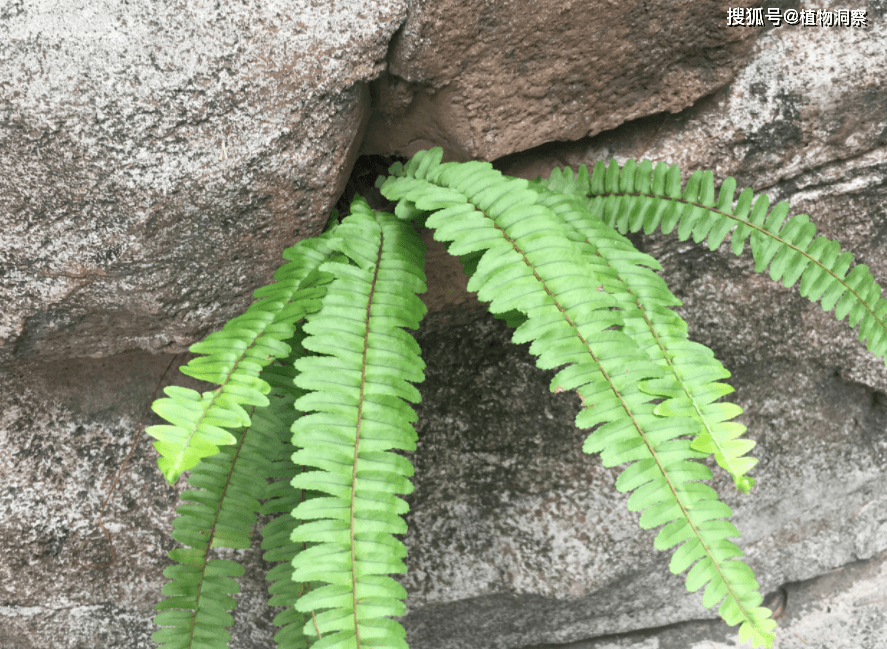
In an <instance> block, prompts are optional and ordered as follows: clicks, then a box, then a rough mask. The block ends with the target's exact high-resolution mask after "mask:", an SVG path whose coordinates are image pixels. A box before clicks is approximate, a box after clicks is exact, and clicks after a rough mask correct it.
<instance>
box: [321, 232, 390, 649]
mask: <svg viewBox="0 0 887 649" xmlns="http://www.w3.org/2000/svg"><path fill="white" fill-rule="evenodd" d="M379 230H380V234H379V252H378V255H377V256H376V265H375V268H374V269H373V280H372V282H371V283H370V287H371V288H370V296H369V300H367V306H366V319H365V321H364V322H365V325H364V336H363V352H362V355H361V363H360V392H359V396H358V399H357V426H356V427H355V434H354V462H353V464H352V468H351V504H350V512H349V516H350V520H349V527H350V529H349V532H350V536H351V548H350V549H351V599H352V603H353V615H354V639H355V642H356V645H357V649H361V646H360V628H359V626H358V623H357V560H356V556H355V552H354V508H355V505H356V500H357V465H358V461H359V457H358V455H359V451H360V430H361V426H362V424H363V402H364V391H365V388H366V370H367V353H368V351H369V346H370V310H371V309H372V306H373V297H374V296H375V293H376V284H377V282H378V280H379V265H380V264H379V260H380V259H381V257H382V250H383V249H384V246H385V229H384V228H379ZM318 633H319V632H318Z"/></svg>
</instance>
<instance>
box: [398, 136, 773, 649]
mask: <svg viewBox="0 0 887 649" xmlns="http://www.w3.org/2000/svg"><path fill="white" fill-rule="evenodd" d="M440 159H441V151H440V150H432V151H430V152H422V153H419V154H417V155H416V156H414V157H413V159H412V160H410V162H409V163H408V164H407V165H406V166H405V167H404V168H403V169H402V170H400V169H398V168H393V169H392V172H393V174H394V175H393V176H392V177H390V178H389V179H388V180H386V181H385V182H384V184H383V185H382V187H381V190H382V193H383V194H384V195H385V196H386V197H387V198H388V199H390V200H398V201H400V205H404V206H405V207H404V209H403V210H401V212H400V213H399V214H402V215H403V216H405V217H410V216H412V215H414V214H416V213H417V212H421V211H429V212H432V214H431V215H430V216H429V217H428V220H427V221H426V225H428V226H429V227H432V228H435V235H434V236H435V238H436V239H437V240H443V241H450V242H451V243H450V246H449V251H450V253H451V254H454V255H464V254H468V253H472V252H477V251H483V256H482V257H481V259H480V261H479V262H478V264H477V268H476V270H475V272H474V274H473V275H472V277H471V280H470V282H469V286H468V288H469V290H476V291H477V293H478V298H479V299H481V300H484V301H488V302H490V310H491V311H492V312H494V313H505V312H508V311H511V310H518V311H520V312H522V313H524V314H525V315H526V316H527V320H526V322H524V323H523V324H521V325H520V326H519V327H518V329H517V330H516V332H515V334H514V338H513V339H514V341H515V342H528V341H532V344H531V346H530V352H531V353H533V354H534V355H536V356H538V360H537V365H538V366H539V367H540V368H543V369H546V368H557V367H562V366H566V367H565V368H564V369H562V370H561V371H560V372H559V373H558V375H557V376H556V378H555V381H554V382H555V383H556V384H559V385H565V384H569V385H571V386H573V387H575V389H576V390H577V392H579V393H580V394H581V395H582V396H583V399H584V401H585V403H586V404H587V406H588V407H586V408H584V409H583V410H582V411H581V412H580V414H579V416H578V417H577V421H576V423H577V425H578V426H580V427H583V428H589V427H593V426H595V425H598V424H604V425H603V426H601V427H600V428H598V429H597V430H596V431H595V432H594V433H592V435H591V436H589V438H588V440H587V441H586V443H585V445H584V447H583V450H585V451H586V452H589V453H594V452H600V453H601V456H602V459H603V462H604V465H605V466H616V465H618V464H622V463H626V462H628V463H631V464H630V465H629V467H628V468H627V469H625V471H623V473H622V475H620V487H621V488H622V489H624V490H626V491H633V492H634V493H632V495H631V498H630V499H629V506H630V507H631V508H632V509H634V510H638V511H643V514H642V515H641V526H642V527H644V528H653V527H658V526H660V525H665V528H663V530H662V531H661V532H660V534H659V535H658V537H657V547H660V548H662V549H665V548H670V547H673V546H675V545H679V544H682V543H683V545H681V547H680V548H678V550H677V551H676V552H675V554H674V556H673V558H672V562H671V567H672V569H673V570H674V571H675V572H681V571H683V570H685V569H687V568H689V567H690V566H691V565H693V564H694V563H695V565H693V567H692V569H691V571H690V575H689V576H688V587H690V586H695V588H692V590H695V589H698V588H700V587H702V586H706V585H707V586H706V590H705V595H704V597H703V602H704V603H705V604H706V606H713V605H715V604H717V603H719V602H722V603H721V605H720V608H719V613H720V614H721V616H722V617H723V618H724V619H725V620H726V621H727V622H728V623H730V624H737V623H741V624H742V626H741V628H740V636H741V637H747V638H750V639H752V641H753V642H754V643H755V644H756V645H766V646H771V644H772V629H773V627H774V626H775V622H773V621H772V620H769V619H768V617H769V615H770V611H769V610H767V609H766V608H763V607H761V606H760V604H761V601H762V597H761V595H760V593H759V592H758V591H759V588H758V584H757V581H756V580H755V578H754V575H753V574H752V572H751V569H750V568H748V566H746V565H745V564H744V563H742V562H741V561H739V560H737V557H740V556H741V555H742V553H741V551H740V550H739V548H738V547H737V546H736V545H735V544H733V543H732V542H731V541H729V540H728V538H729V537H735V536H738V535H739V533H738V531H737V530H736V528H735V527H734V526H733V525H732V524H731V523H729V522H727V521H725V520H722V519H724V518H726V517H727V516H730V514H731V512H730V509H729V507H727V506H726V505H724V504H723V503H721V502H720V501H719V500H718V499H717V496H716V494H715V493H714V491H713V490H712V489H711V488H710V487H708V486H707V485H704V484H702V483H700V482H698V480H700V479H706V478H709V477H711V474H710V471H709V470H708V469H707V468H706V467H705V466H704V465H701V464H698V463H695V462H693V460H694V459H699V458H700V457H704V455H705V454H704V453H701V452H698V451H695V450H693V449H692V448H691V447H690V440H689V439H687V437H688V436H692V435H694V434H695V433H696V432H697V431H698V428H699V423H698V422H697V421H696V420H694V419H693V418H691V417H683V416H660V415H657V414H656V412H655V405H654V404H653V403H651V401H653V399H654V396H653V395H651V394H649V393H647V392H644V391H643V390H642V389H641V384H642V382H644V381H650V380H654V379H661V378H662V377H663V376H665V373H666V370H665V368H664V367H663V366H662V365H660V364H657V363H655V362H653V361H652V360H651V359H650V357H649V356H648V355H647V353H646V351H645V350H644V349H642V348H641V347H639V345H638V344H637V343H636V342H635V341H634V340H633V339H632V338H631V337H629V336H628V335H626V334H625V333H624V328H625V318H626V317H627V316H630V314H626V312H625V308H624V307H625V302H624V301H621V302H620V301H618V300H617V299H616V298H614V296H613V295H611V294H610V293H607V292H605V291H597V286H596V285H595V284H594V281H595V273H596V272H602V271H603V268H602V266H601V264H596V263H595V262H594V261H593V260H591V258H590V256H589V254H588V250H587V249H585V248H584V247H583V246H581V245H579V242H577V240H576V235H575V232H572V231H570V229H568V228H567V227H566V226H565V225H564V224H563V223H562V222H561V221H560V220H559V219H558V217H557V216H556V215H555V214H554V212H553V210H552V209H551V208H550V207H548V206H546V205H545V204H544V200H540V196H542V194H540V193H539V192H538V191H534V190H533V189H531V188H530V187H529V184H528V183H527V181H523V180H519V179H509V178H505V177H503V176H502V175H501V174H499V173H498V172H496V171H495V170H493V169H492V168H491V166H490V165H487V164H484V163H466V164H461V165H459V164H454V163H447V164H440ZM617 257H618V255H613V256H612V257H611V259H610V260H608V261H609V262H610V263H611V264H614V265H615V266H616V270H617V272H618V273H631V272H633V268H632V267H631V266H630V265H624V264H619V260H618V259H617ZM610 275H611V276H612V273H610ZM664 299H667V296H665V298H664ZM590 404H594V408H592V407H591V406H590ZM623 476H625V477H623ZM690 577H692V581H690ZM722 600H723V601H722Z"/></svg>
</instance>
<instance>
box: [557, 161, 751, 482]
mask: <svg viewBox="0 0 887 649" xmlns="http://www.w3.org/2000/svg"><path fill="white" fill-rule="evenodd" d="M542 185H543V186H544V187H545V186H547V188H548V189H547V190H546V189H541V190H540V191H542V192H543V194H542V195H541V196H540V199H539V200H540V201H541V202H543V203H544V204H546V205H548V206H550V207H551V208H552V210H553V211H554V212H555V213H556V214H557V215H558V216H560V217H561V218H562V219H563V220H564V222H565V223H567V224H568V225H569V226H570V228H572V229H574V230H575V231H576V233H577V239H578V240H579V241H580V242H581V243H582V244H584V245H585V246H586V247H587V249H588V255H589V263H592V264H596V265H597V266H598V268H597V269H596V277H597V278H598V280H597V281H599V282H600V283H601V286H600V287H599V290H605V291H607V292H608V293H611V294H612V295H613V296H614V297H615V298H616V299H617V300H619V301H620V303H621V304H622V308H623V310H624V314H623V320H624V323H625V325H624V328H623V332H625V333H627V334H628V335H630V336H631V338H632V339H633V340H634V341H635V342H637V343H638V344H639V345H640V346H641V348H642V349H643V350H644V351H645V353H646V354H647V356H648V357H649V358H651V359H652V360H653V361H654V362H656V363H657V364H659V365H661V366H663V367H664V368H665V369H666V372H665V374H664V376H662V377H661V378H657V379H651V380H649V381H645V382H643V383H641V385H640V388H641V389H642V390H643V391H645V392H647V393H649V394H652V395H654V396H658V397H662V398H663V399H664V401H663V402H662V403H660V404H658V405H657V406H656V408H655V410H654V412H655V413H656V414H657V415H662V416H687V417H691V418H693V419H695V420H696V421H698V422H699V424H700V427H699V429H698V431H697V433H696V438H695V439H694V441H693V448H695V449H696V450H700V451H704V452H706V453H713V454H714V456H715V460H716V461H717V463H718V465H719V466H721V467H722V468H723V469H725V470H726V471H728V472H729V473H730V475H731V476H732V477H733V480H734V482H735V484H736V487H737V488H738V489H739V490H740V491H743V492H745V493H748V491H749V490H750V489H751V488H752V487H753V486H754V484H755V481H754V479H753V478H751V477H749V476H747V475H746V474H747V473H748V471H749V470H751V468H752V467H754V465H755V464H756V462H757V460H755V459H754V458H749V457H746V456H745V454H746V453H748V452H749V451H750V450H751V449H752V448H753V447H754V442H753V441H752V440H749V439H746V438H742V437H741V436H742V434H743V433H744V432H745V426H744V425H742V424H740V423H738V422H733V421H730V420H731V419H733V418H735V417H737V416H738V415H740V414H741V413H742V409H741V408H740V407H739V406H737V405H735V404H732V403H725V402H720V403H713V402H714V401H715V400H717V399H719V398H720V397H722V396H724V395H727V394H730V393H731V392H733V388H732V387H731V386H729V385H727V384H725V383H719V382H718V380H719V379H724V378H727V377H729V376H730V372H728V371H727V369H726V368H725V367H724V366H723V365H722V364H721V363H720V361H718V360H717V359H716V358H715V357H714V354H713V353H712V351H711V350H710V349H709V348H708V347H706V346H704V345H700V344H698V343H695V342H692V341H690V340H689V339H688V336H687V323H686V322H684V320H683V318H681V317H680V316H679V315H678V314H676V313H675V312H674V311H673V310H672V308H671V307H673V306H679V305H680V304H681V301H680V300H678V299H677V298H676V297H675V296H674V294H672V292H671V291H670V290H669V288H668V286H667V285H666V284H665V282H664V281H663V280H662V278H661V277H659V275H657V274H656V273H654V272H653V270H661V266H660V265H659V262H657V261H656V260H655V259H653V258H652V257H650V256H649V255H645V254H643V253H640V252H638V251H637V250H636V249H635V247H634V246H633V245H632V243H631V242H630V241H628V239H626V238H625V237H623V236H622V235H620V234H619V233H617V232H616V231H614V230H613V229H612V228H611V227H610V226H608V225H607V224H605V223H603V222H602V221H601V220H599V219H597V218H594V217H593V216H591V215H590V214H589V212H588V210H587V209H586V208H585V206H584V204H583V203H584V201H580V200H577V199H579V196H576V194H577V193H579V194H580V196H581V190H582V189H584V188H582V187H577V185H578V183H577V182H576V180H575V178H573V175H572V172H571V171H570V170H569V169H566V170H564V171H563V172H560V173H552V176H551V178H550V179H549V181H547V182H543V183H542ZM562 192H563V193H562ZM598 258H599V259H598ZM600 266H602V267H600ZM651 269H653V270H651ZM561 387H562V388H563V389H571V386H569V385H564V386H561ZM617 487H618V485H617Z"/></svg>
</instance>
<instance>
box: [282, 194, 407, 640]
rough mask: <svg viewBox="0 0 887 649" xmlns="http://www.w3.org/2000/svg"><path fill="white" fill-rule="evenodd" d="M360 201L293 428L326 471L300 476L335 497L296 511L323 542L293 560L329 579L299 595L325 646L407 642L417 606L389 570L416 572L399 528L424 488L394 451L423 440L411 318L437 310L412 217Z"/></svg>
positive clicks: (301, 577) (313, 337) (301, 366)
mask: <svg viewBox="0 0 887 649" xmlns="http://www.w3.org/2000/svg"><path fill="white" fill-rule="evenodd" d="M351 210H352V211H351V215H350V216H348V217H347V218H345V219H344V220H343V221H342V224H341V225H340V226H339V229H338V231H337V232H338V234H339V235H340V239H339V247H340V249H341V251H342V252H343V253H344V254H345V255H346V256H347V257H348V258H349V259H350V260H351V261H352V262H353V263H345V262H342V261H329V262H326V263H324V264H322V265H321V267H320V268H321V269H322V270H324V271H325V272H328V273H330V274H331V275H333V276H334V277H335V279H334V280H333V281H332V282H331V283H330V284H329V287H328V290H327V292H326V294H325V296H324V297H323V298H322V306H321V308H320V310H319V311H317V312H315V313H312V314H310V315H309V316H308V318H307V323H306V324H305V326H304V330H305V332H307V333H308V334H309V336H308V337H307V338H306V339H305V341H304V346H305V348H306V349H309V350H312V351H314V352H317V354H318V355H316V356H306V357H304V358H300V359H298V360H297V361H296V363H295V366H296V369H297V370H298V371H299V374H298V375H297V377H296V384H297V385H298V386H299V387H301V388H304V389H305V390H308V391H309V392H308V393H307V394H306V395H305V396H303V397H301V398H299V399H298V400H297V401H296V408H297V409H298V410H300V411H302V412H305V413H310V414H305V415H303V416H301V417H300V418H299V419H298V420H297V421H296V422H295V423H294V424H293V426H292V432H293V437H292V442H293V444H294V445H295V446H296V447H297V448H298V449H299V450H298V451H296V452H295V453H294V454H293V456H292V461H293V463H294V464H295V465H304V466H307V467H312V468H315V469H317V470H312V471H303V472H300V473H298V474H297V475H296V476H295V477H294V478H293V480H292V482H291V485H292V486H293V487H294V488H297V489H303V490H311V491H313V492H321V493H322V494H323V495H322V496H321V497H313V498H308V499H306V500H305V501H304V502H301V503H300V504H298V505H297V506H296V507H295V508H294V509H293V512H292V515H293V517H294V518H296V519H298V520H300V521H302V522H301V523H300V524H299V525H298V526H297V527H296V528H295V530H294V531H293V533H292V536H291V540H292V541H293V542H295V543H307V544H314V545H309V547H307V548H306V549H304V550H302V551H300V552H298V554H296V555H295V557H294V558H293V560H292V566H293V573H292V579H293V580H295V581H296V582H324V584H325V585H323V586H320V587H319V588H315V589H313V590H311V591H310V592H308V593H305V594H303V595H302V596H301V597H300V598H299V599H298V601H297V602H296V609H297V610H298V611H301V612H311V613H312V616H313V617H312V619H311V620H309V621H308V622H306V624H305V626H304V629H303V630H304V633H305V634H306V635H309V636H310V635H315V636H317V637H319V639H318V640H317V641H316V642H315V643H314V645H313V646H314V647H315V648H316V649H330V648H341V649H345V648H348V649H362V648H364V647H377V646H385V647H406V642H405V641H404V638H405V633H404V630H403V627H402V626H401V625H400V624H398V623H397V622H395V621H394V620H391V619H389V618H390V617H392V616H399V615H403V613H404V612H405V606H404V603H403V600H404V599H405V598H406V591H405V590H404V589H403V587H402V586H400V585H399V584H398V583H397V582H396V581H394V580H393V579H392V578H391V577H389V576H388V574H390V573H400V572H406V566H405V565H404V563H403V562H402V561H401V559H402V558H403V557H404V556H405V555H406V548H405V546H404V545H403V543H401V542H400V541H399V540H397V539H395V538H394V536H393V535H394V534H403V533H405V532H406V525H405V523H404V522H403V519H402V518H401V516H402V515H403V514H404V513H406V511H407V509H408V506H407V504H406V502H405V501H404V500H402V499H401V498H399V497H397V495H396V494H408V493H410V492H411V491H412V488H413V487H412V484H411V483H410V481H409V478H410V477H411V476H412V474H413V467H412V464H410V462H409V460H407V459H406V458H405V457H403V456H401V455H398V454H396V453H393V452H392V449H400V450H407V451H410V450H414V449H415V442H416V433H415V430H414V429H413V427H412V425H411V424H412V422H414V421H415V420H416V415H415V413H414V411H413V410H412V408H410V407H409V406H408V405H406V403H405V401H404V400H407V401H411V402H413V403H417V402H419V400H420V396H419V392H418V391H417V390H416V388H415V387H413V385H411V384H410V382H412V383H417V382H420V381H422V380H423V378H424V375H423V373H422V368H423V367H424V364H423V363H422V361H421V359H420V358H419V347H418V344H417V343H416V342H415V340H414V339H413V338H412V337H411V336H410V335H409V334H407V333H406V332H405V331H404V328H405V327H409V328H413V329H414V328H417V327H418V325H419V322H420V320H421V318H422V316H423V315H424V313H425V306H424V305H423V304H422V302H421V301H420V300H419V299H418V298H417V297H416V295H415V294H416V293H420V292H423V291H424V290H425V278H424V272H423V270H422V259H423V252H422V244H421V241H420V240H419V238H418V236H417V235H416V233H415V231H413V229H412V227H411V226H410V225H409V224H408V223H403V222H401V221H399V220H398V219H396V218H395V217H394V216H392V215H390V214H383V213H378V214H374V213H373V212H372V211H371V210H370V209H369V207H368V206H367V205H366V203H365V202H363V201H362V200H357V201H355V202H354V203H353V204H352V207H351ZM323 609H326V610H323ZM318 610H322V612H319V613H317V612H316V611H318Z"/></svg>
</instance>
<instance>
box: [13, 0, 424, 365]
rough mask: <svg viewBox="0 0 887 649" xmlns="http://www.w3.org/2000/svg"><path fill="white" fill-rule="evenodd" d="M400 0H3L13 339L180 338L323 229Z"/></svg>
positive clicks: (202, 326) (94, 348)
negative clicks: (218, 0) (355, 0)
mask: <svg viewBox="0 0 887 649" xmlns="http://www.w3.org/2000/svg"><path fill="white" fill-rule="evenodd" d="M407 5H408V3H407V2H406V0H370V1H368V2H361V3H360V4H359V5H357V4H351V3H344V4H343V3H339V4H338V5H332V4H330V3H328V2H323V1H316V0H315V1H312V0H304V1H300V2H290V3H285V6H283V5H280V4H277V3H267V2H247V3H234V4H230V3H222V4H221V5H218V6H215V5H213V4H212V3H209V4H206V3H197V4H192V5H188V8H187V9H183V6H182V5H181V3H178V2H154V3H131V2H127V1H126V0H110V1H109V2H102V3H97V2H89V1H84V0H81V1H79V2H63V3H59V2H52V1H51V0H42V1H40V2H29V3H12V4H11V5H7V8H6V9H2V10H0V79H3V80H4V82H3V83H0V103H2V105H3V109H4V112H3V117H2V120H0V129H2V131H0V133H2V142H3V146H2V147H0V195H2V199H0V249H2V251H3V258H2V275H0V298H2V299H3V301H4V305H5V306H4V308H3V313H2V316H0V359H3V360H8V359H9V358H10V357H11V356H22V355H40V356H44V357H51V356H56V357H60V356H61V357H72V356H104V355H108V354H116V353H120V352H123V351H126V350H129V349H146V350H153V351H165V352H170V351H171V352H175V351H182V350H183V349H184V348H186V347H187V346H188V345H189V344H190V343H192V342H194V341H195V340H197V339H199V338H201V337H202V336H203V335H204V334H205V333H206V332H207V331H209V330H212V329H214V328H217V327H218V326H219V325H220V324H222V323H224V322H225V321H226V320H228V319H229V318H231V317H232V316H233V315H235V314H236V313H238V312H239V311H242V310H243V308H244V306H245V305H246V304H248V303H249V294H250V292H251V291H252V289H254V288H255V287H257V286H260V285H262V284H264V283H266V282H267V281H268V280H269V279H270V277H271V273H272V272H273V270H274V268H275V266H276V265H277V264H278V260H279V255H280V251H281V250H283V248H284V247H286V246H288V245H292V244H293V243H295V242H296V241H297V240H299V239H302V238H304V237H310V236H314V235H317V234H319V233H320V232H321V231H322V229H323V227H324V225H325V224H326V221H327V218H328V217H329V214H330V210H331V209H332V206H333V205H334V204H335V202H336V199H337V198H338V196H339V194H341V192H342V189H343V187H344V185H345V182H346V180H347V178H348V174H349V171H350V169H351V166H352V164H353V162H354V159H355V157H356V156H357V151H358V149H359V147H360V143H361V141H362V134H363V132H364V129H365V126H366V123H367V120H368V117H369V111H370V95H369V90H368V82H369V81H371V80H372V79H374V78H376V77H377V76H378V75H379V74H380V72H381V70H382V69H383V68H384V67H385V56H386V52H387V47H388V42H389V40H390V38H391V36H392V34H393V33H394V32H395V30H396V29H397V28H398V27H399V26H400V25H401V24H402V23H403V21H404V20H405V18H406V10H407Z"/></svg>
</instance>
